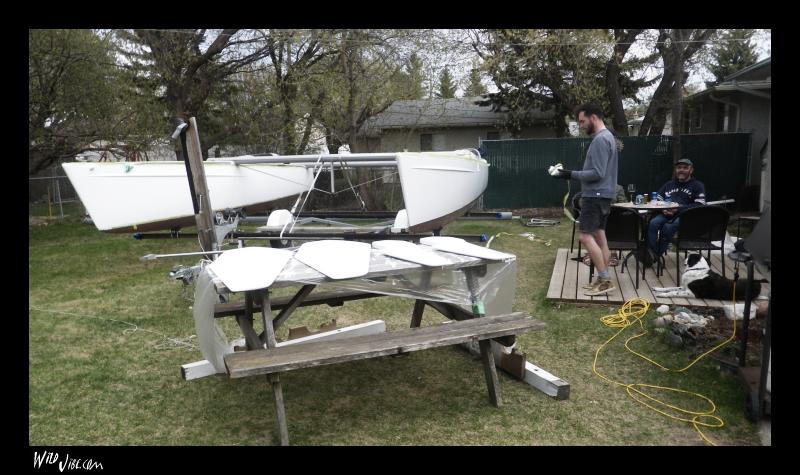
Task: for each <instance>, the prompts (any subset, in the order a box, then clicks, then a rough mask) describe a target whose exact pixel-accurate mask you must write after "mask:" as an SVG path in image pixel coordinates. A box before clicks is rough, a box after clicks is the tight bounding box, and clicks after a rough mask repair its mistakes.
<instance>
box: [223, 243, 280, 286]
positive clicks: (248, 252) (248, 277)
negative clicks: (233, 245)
mask: <svg viewBox="0 0 800 475" xmlns="http://www.w3.org/2000/svg"><path fill="white" fill-rule="evenodd" d="M292 254H293V252H292V251H286V250H283V249H273V248H271V247H243V248H240V249H231V250H230V251H225V252H223V253H222V254H220V256H219V257H218V258H217V260H216V261H214V262H212V263H211V264H209V265H208V268H209V269H210V270H211V272H213V273H214V274H215V275H216V276H217V277H219V279H220V280H222V283H224V284H225V287H227V288H228V289H229V290H231V291H232V292H242V291H247V290H256V289H265V288H267V287H269V286H270V285H272V283H273V282H274V281H275V279H276V278H277V277H278V274H280V273H281V271H282V270H283V267H284V266H285V265H286V263H287V262H289V259H291V258H292Z"/></svg>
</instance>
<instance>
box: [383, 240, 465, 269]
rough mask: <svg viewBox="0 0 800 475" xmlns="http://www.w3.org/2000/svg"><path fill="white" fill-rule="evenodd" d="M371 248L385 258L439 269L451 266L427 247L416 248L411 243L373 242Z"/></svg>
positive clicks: (446, 260) (416, 246) (394, 241)
mask: <svg viewBox="0 0 800 475" xmlns="http://www.w3.org/2000/svg"><path fill="white" fill-rule="evenodd" d="M372 247H373V248H374V249H377V250H378V251H380V252H381V254H385V255H387V256H391V257H395V258H397V259H402V260H404V261H410V262H414V263H417V264H422V265H424V266H430V267H441V266H446V265H449V264H452V262H450V261H449V260H448V259H447V258H445V257H443V256H441V255H439V254H436V253H435V252H433V250H432V249H431V248H430V247H429V246H418V245H416V244H414V243H413V242H408V241H397V240H386V241H375V242H373V243H372Z"/></svg>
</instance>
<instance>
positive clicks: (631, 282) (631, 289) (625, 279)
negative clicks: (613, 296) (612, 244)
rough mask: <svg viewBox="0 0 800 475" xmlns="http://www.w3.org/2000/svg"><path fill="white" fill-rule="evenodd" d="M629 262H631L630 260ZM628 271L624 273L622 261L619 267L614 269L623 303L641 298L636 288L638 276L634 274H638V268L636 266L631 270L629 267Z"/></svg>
mask: <svg viewBox="0 0 800 475" xmlns="http://www.w3.org/2000/svg"><path fill="white" fill-rule="evenodd" d="M631 259H633V258H631ZM628 262H631V261H630V260H628ZM627 270H628V271H627V272H625V273H623V272H622V260H620V263H619V265H618V266H616V267H615V268H614V272H613V273H614V274H615V276H616V279H617V284H618V285H617V288H618V289H619V294H620V297H621V299H622V301H623V302H626V301H628V300H630V299H634V298H638V297H639V294H638V293H637V292H636V287H635V284H636V280H635V279H636V276H635V275H634V274H635V273H636V266H635V265H634V267H633V268H631V267H630V265H629V266H628V269H627ZM640 285H641V283H640Z"/></svg>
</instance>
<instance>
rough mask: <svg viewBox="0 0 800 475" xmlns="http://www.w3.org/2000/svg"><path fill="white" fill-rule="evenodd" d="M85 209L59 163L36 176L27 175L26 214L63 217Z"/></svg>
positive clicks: (50, 217) (51, 217)
mask: <svg viewBox="0 0 800 475" xmlns="http://www.w3.org/2000/svg"><path fill="white" fill-rule="evenodd" d="M75 213H80V214H84V213H85V209H84V207H83V204H82V203H81V201H80V199H79V198H78V194H77V193H76V192H75V188H73V187H72V183H70V181H69V179H68V178H67V176H66V174H64V170H63V168H62V167H61V166H60V165H59V166H57V167H53V168H51V169H50V170H48V171H45V172H42V173H40V174H39V175H37V176H32V177H28V215H29V216H30V217H47V218H48V219H64V218H65V217H66V216H69V215H71V214H75Z"/></svg>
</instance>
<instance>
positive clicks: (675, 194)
mask: <svg viewBox="0 0 800 475" xmlns="http://www.w3.org/2000/svg"><path fill="white" fill-rule="evenodd" d="M693 171H694V167H693V164H692V161H691V160H689V159H688V158H681V159H680V160H678V161H677V162H676V163H675V178H673V179H672V180H670V181H668V182H666V183H664V186H662V187H661V188H660V189H659V190H658V196H659V198H660V199H669V200H671V201H672V202H673V203H677V204H679V205H681V207H680V208H678V209H665V210H663V211H662V212H661V213H660V214H657V215H656V216H654V217H653V219H651V220H650V225H649V227H648V228H647V247H648V248H649V249H650V251H652V252H653V253H654V254H655V255H656V256H661V255H662V254H664V253H666V252H667V249H668V248H669V243H670V241H672V236H674V235H675V232H676V231H677V230H678V223H679V222H680V213H681V212H682V211H684V210H686V209H688V208H693V207H695V206H702V205H705V204H706V188H705V186H704V185H703V183H702V182H700V181H698V180H695V179H694V178H693V177H692V172H693Z"/></svg>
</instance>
